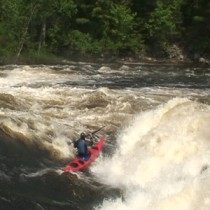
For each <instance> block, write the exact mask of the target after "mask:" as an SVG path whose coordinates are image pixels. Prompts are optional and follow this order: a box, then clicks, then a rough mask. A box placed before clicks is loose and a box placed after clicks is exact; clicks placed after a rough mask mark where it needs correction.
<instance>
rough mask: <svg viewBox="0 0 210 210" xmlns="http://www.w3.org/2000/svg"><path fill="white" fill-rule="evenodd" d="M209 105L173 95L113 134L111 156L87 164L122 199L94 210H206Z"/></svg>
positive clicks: (209, 204)
mask: <svg viewBox="0 0 210 210" xmlns="http://www.w3.org/2000/svg"><path fill="white" fill-rule="evenodd" d="M209 124H210V106H209V105H204V104H200V103H197V102H194V101H190V100H188V99H180V98H176V99H172V100H170V101H169V102H167V103H164V104H163V105H161V106H159V107H158V108H156V109H153V110H150V111H145V112H142V113H140V114H137V115H136V116H135V117H134V119H133V120H132V121H131V122H130V123H129V124H128V125H127V126H126V127H125V128H124V129H123V130H121V132H120V134H119V136H118V137H117V144H118V145H117V149H116V152H115V154H114V155H113V156H112V157H104V159H103V160H102V161H101V162H100V164H98V165H95V166H94V167H92V168H91V170H92V171H93V173H94V175H95V176H97V178H98V179H100V180H101V182H103V183H106V184H107V185H110V186H115V187H119V188H121V189H122V191H123V195H124V196H123V198H119V199H116V200H105V201H104V202H103V204H102V206H101V207H98V208H96V209H103V210H111V209H119V210H130V209H132V210H176V209H181V210H201V209H202V210H204V209H205V210H207V209H209V208H210V199H209V197H210V171H209V159H210V130H209Z"/></svg>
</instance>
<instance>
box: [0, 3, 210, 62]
mask: <svg viewBox="0 0 210 210" xmlns="http://www.w3.org/2000/svg"><path fill="white" fill-rule="evenodd" d="M209 55H210V1H209V0H148V1H146V0H88V1H87V0H12V1H11V0H1V1H0V63H2V64H5V63H13V62H16V63H17V62H25V63H27V62H29V63H30V62H32V63H33V62H42V61H43V62H52V61H55V62H57V61H58V60H59V59H60V58H62V59H63V58H65V59H71V58H82V57H84V58H88V57H92V58H103V59H104V58H113V57H115V58H116V57H117V58H122V57H127V58H128V57H129V58H135V59H141V58H145V57H152V58H155V59H173V58H175V59H178V60H186V59H190V60H193V61H196V60H197V59H200V58H209Z"/></svg>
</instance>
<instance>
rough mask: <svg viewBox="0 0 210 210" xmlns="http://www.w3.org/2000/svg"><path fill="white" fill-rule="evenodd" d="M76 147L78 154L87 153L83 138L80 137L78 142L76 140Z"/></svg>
mask: <svg viewBox="0 0 210 210" xmlns="http://www.w3.org/2000/svg"><path fill="white" fill-rule="evenodd" d="M77 149H78V153H79V154H80V155H87V154H88V153H89V152H88V148H87V145H86V142H85V140H83V139H80V140H79V141H78V142H77Z"/></svg>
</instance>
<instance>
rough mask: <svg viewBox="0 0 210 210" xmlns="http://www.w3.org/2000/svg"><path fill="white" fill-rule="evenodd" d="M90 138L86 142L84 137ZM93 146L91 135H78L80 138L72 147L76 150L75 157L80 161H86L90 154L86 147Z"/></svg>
mask: <svg viewBox="0 0 210 210" xmlns="http://www.w3.org/2000/svg"><path fill="white" fill-rule="evenodd" d="M87 136H90V140H89V141H88V140H86V137H87ZM91 144H93V141H92V136H91V134H88V135H86V134H85V133H84V132H82V133H81V134H80V138H79V139H78V140H77V141H75V142H74V147H75V148H77V150H78V154H77V156H78V157H80V158H81V159H84V160H88V159H89V157H90V152H89V151H88V146H91Z"/></svg>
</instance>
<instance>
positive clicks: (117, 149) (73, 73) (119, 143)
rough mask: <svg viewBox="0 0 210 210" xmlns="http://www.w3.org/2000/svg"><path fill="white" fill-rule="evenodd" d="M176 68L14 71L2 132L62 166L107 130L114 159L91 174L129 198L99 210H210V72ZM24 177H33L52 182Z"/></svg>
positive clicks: (3, 86) (2, 93)
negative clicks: (83, 138)
mask: <svg viewBox="0 0 210 210" xmlns="http://www.w3.org/2000/svg"><path fill="white" fill-rule="evenodd" d="M169 67H170V66H165V67H164V68H163V67H161V66H159V67H155V66H152V65H150V66H149V67H145V66H143V65H137V66H134V67H129V66H123V68H122V67H121V68H118V69H114V68H113V67H106V66H102V67H101V66H98V65H92V64H84V65H80V66H79V67H78V66H76V65H72V66H70V65H67V66H34V67H32V66H7V67H5V68H3V69H1V72H0V129H1V130H2V131H3V132H4V133H6V134H7V135H8V136H10V137H11V139H12V140H11V142H17V145H19V143H23V144H20V145H27V146H28V147H27V148H28V149H32V151H33V150H38V154H39V152H40V151H43V150H44V151H48V153H49V154H50V160H51V162H56V161H57V160H58V161H63V160H66V159H68V161H70V160H72V158H73V157H74V156H75V150H74V148H73V145H72V144H71V143H72V141H74V140H75V139H77V138H78V136H79V133H80V132H81V131H88V130H90V131H92V130H94V129H98V128H100V127H102V126H104V125H106V127H105V129H104V130H103V133H104V134H105V135H106V137H107V141H106V143H105V145H104V147H105V148H104V149H105V152H103V155H101V156H100V157H99V158H98V159H97V160H96V161H95V162H94V163H93V164H92V165H91V166H90V167H89V170H90V172H91V178H93V177H94V179H96V181H97V182H100V183H102V185H103V186H107V187H108V188H110V189H112V188H117V189H120V191H121V192H122V197H118V198H113V199H103V201H102V202H100V203H101V204H100V205H95V203H96V202H95V201H93V204H92V205H94V208H95V209H97V210H113V209H116V210H209V209H210V170H209V160H210V130H209V125H210V105H209V104H210V102H209V95H210V91H209V88H208V85H209V82H208V80H209V75H210V74H209V70H208V69H204V70H203V71H202V72H201V71H200V69H194V68H193V69H185V68H183V69H181V70H180V69H179V68H180V67H178V70H177V69H175V70H174V68H172V69H171V70H170V69H169ZM168 69H169V70H168ZM201 73H202V74H201ZM204 78H205V81H203V79H204ZM194 86H195V87H198V88H194ZM109 149H110V150H111V152H109ZM20 150H21V149H20ZM23 150H24V151H25V147H23ZM39 150H40V151H39ZM15 152H17V153H18V152H19V150H15ZM5 154H7V153H5ZM24 154H25V153H24ZM41 154H42V153H41V152H40V155H41ZM29 157H31V156H25V157H24V158H26V159H27V158H29ZM43 158H45V156H44V157H43ZM5 159H8V160H10V156H9V155H8V156H6V158H5ZM35 159H36V157H35ZM11 161H14V163H13V164H16V159H14V160H13V159H12V160H11ZM40 165H42V162H41V163H40ZM52 165H53V164H52V163H51V165H50V168H52ZM21 167H22V168H21ZM24 167H26V166H20V169H19V170H20V171H22V170H23V171H24V174H25V171H27V173H28V171H29V172H30V173H28V174H30V176H26V177H39V176H40V177H42V175H43V174H45V173H47V172H48V169H46V168H48V167H47V166H46V167H40V169H39V170H38V172H37V170H35V169H34V168H33V167H31V168H30V167H29V166H27V167H26V168H24ZM4 168H6V166H5V167H4ZM4 168H3V169H4ZM10 170H11V169H10ZM55 170H57V168H56V167H55ZM11 171H13V170H11ZM14 171H15V170H14ZM4 173H5V174H7V173H8V170H5V172H4ZM14 174H16V171H15V172H14ZM87 179H89V177H88V178H87ZM40 180H41V178H40ZM77 181H78V182H79V181H80V179H78V180H77ZM67 183H68V182H67ZM66 189H69V188H68V186H66ZM66 189H63V191H65V190H66ZM30 190H31V193H32V195H33V193H34V192H33V189H32V188H30ZM52 191H53V190H52ZM53 193H54V192H53ZM17 194H19V192H18V193H17ZM65 196H66V197H64V199H63V200H64V201H65V202H66V201H67V202H69V195H68V193H67V194H66V195H65ZM75 196H77V195H75ZM78 196H79V195H78ZM76 198H79V199H80V197H76ZM65 199H66V200H65ZM71 199H72V200H70V204H72V201H73V203H74V199H75V198H74V196H73V197H72V198H71Z"/></svg>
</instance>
